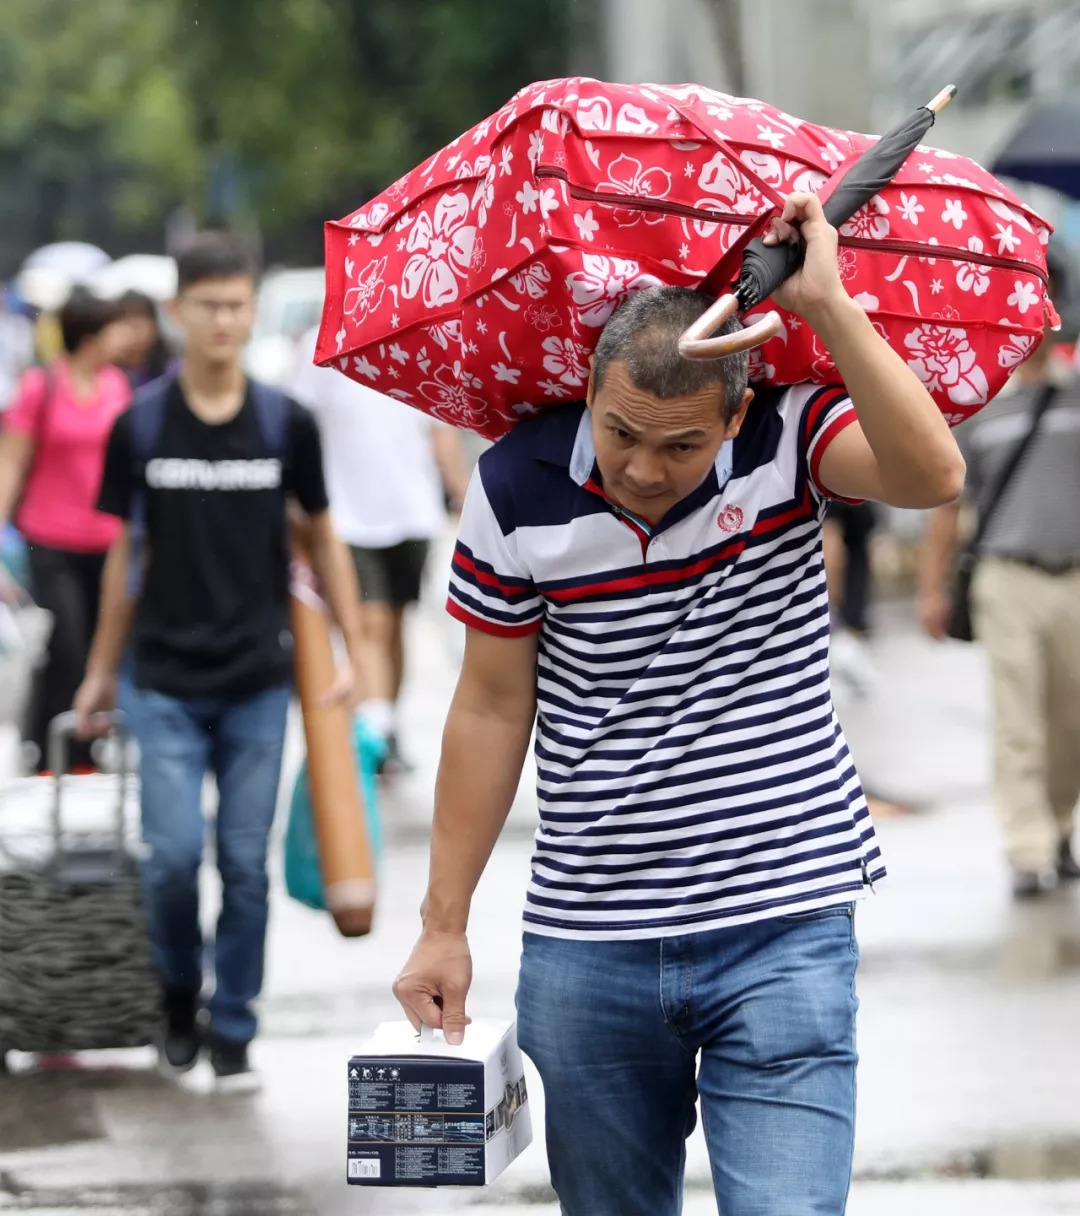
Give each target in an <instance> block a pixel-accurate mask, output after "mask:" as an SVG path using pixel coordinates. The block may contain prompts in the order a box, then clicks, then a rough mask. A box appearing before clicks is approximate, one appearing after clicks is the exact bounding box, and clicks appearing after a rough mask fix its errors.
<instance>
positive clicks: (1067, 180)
mask: <svg viewBox="0 0 1080 1216" xmlns="http://www.w3.org/2000/svg"><path fill="white" fill-rule="evenodd" d="M990 172H991V173H1000V174H1001V175H1002V176H1004V177H1015V178H1016V179H1017V180H1018V181H1022V182H1035V183H1037V184H1038V185H1040V186H1050V187H1051V188H1052V189H1054V190H1060V191H1061V193H1062V194H1069V195H1071V196H1072V197H1073V198H1080V100H1078V99H1076V98H1072V99H1070V100H1068V101H1057V102H1050V103H1048V104H1045V105H1038V106H1035V107H1034V108H1033V109H1032V110H1030V111H1029V112H1028V114H1027V116H1026V117H1025V118H1024V120H1023V121H1022V122H1021V123H1020V125H1019V126H1018V127H1017V128H1016V130H1015V131H1014V132H1013V133H1012V135H1011V136H1010V137H1009V139H1008V142H1007V143H1006V144H1005V146H1004V148H1002V150H1001V151H1000V152H999V153H998V155H997V158H996V160H995V161H994V163H993V165H992V166H991V169H990Z"/></svg>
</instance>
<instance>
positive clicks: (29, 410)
mask: <svg viewBox="0 0 1080 1216" xmlns="http://www.w3.org/2000/svg"><path fill="white" fill-rule="evenodd" d="M48 384H49V373H48V372H46V371H44V370H43V369H42V368H40V367H32V368H30V370H29V371H26V372H23V374H22V376H20V377H19V383H18V387H17V388H16V389H15V395H14V396H13V397H12V399H11V404H10V405H9V406H8V407H7V409H6V410H4V414H3V426H4V430H5V431H12V432H13V433H14V434H16V435H22V436H23V437H24V438H26V439H37V437H38V435H39V434H40V433H41V415H42V413H43V411H44V409H45V398H46V396H47V395H48Z"/></svg>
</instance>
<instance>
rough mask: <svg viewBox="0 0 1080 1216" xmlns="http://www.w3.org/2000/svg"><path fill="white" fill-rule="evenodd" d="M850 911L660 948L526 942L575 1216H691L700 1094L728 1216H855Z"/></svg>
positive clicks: (568, 1215) (569, 1209) (531, 1029)
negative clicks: (687, 1198)
mask: <svg viewBox="0 0 1080 1216" xmlns="http://www.w3.org/2000/svg"><path fill="white" fill-rule="evenodd" d="M857 965H858V946H857V944H856V941H855V931H854V909H853V907H852V906H851V905H850V904H845V905H842V906H838V907H832V908H828V909H826V910H824V911H820V912H812V913H809V914H807V915H803V916H796V917H784V916H780V917H776V918H774V919H771V920H765V921H758V922H755V923H754V924H749V925H738V926H734V927H732V928H730V929H719V930H714V931H712V932H708V933H699V934H689V935H687V936H685V937H668V938H663V939H655V938H654V939H650V940H645V941H584V940H566V939H559V938H550V937H542V936H538V935H536V934H530V933H527V934H526V935H525V947H524V952H523V955H522V966H521V980H520V984H519V988H518V1035H519V1039H520V1042H521V1046H522V1048H523V1049H524V1051H525V1052H526V1053H527V1054H528V1055H529V1056H530V1057H531V1058H532V1060H533V1062H534V1063H535V1064H536V1067H537V1068H538V1070H539V1072H540V1076H541V1079H542V1080H543V1083H544V1099H545V1103H546V1108H547V1124H546V1125H547V1148H548V1161H549V1165H550V1167H551V1177H552V1182H553V1184H554V1186H555V1190H556V1192H557V1194H558V1196H559V1200H560V1202H561V1204H562V1210H563V1212H564V1213H565V1216H678V1213H679V1212H680V1211H681V1210H682V1189H683V1171H684V1165H685V1147H684V1143H685V1138H686V1136H687V1135H688V1134H689V1132H690V1131H691V1130H692V1129H693V1126H694V1119H695V1113H694V1103H695V1099H696V1098H698V1096H699V1095H700V1100H701V1111H702V1118H703V1121H704V1126H705V1134H706V1139H707V1141H708V1146H709V1157H710V1160H711V1163H712V1175H713V1184H714V1186H715V1188H716V1196H717V1200H718V1202H719V1206H720V1211H721V1212H722V1213H723V1216H843V1213H844V1209H845V1206H846V1204H847V1193H848V1187H849V1184H850V1179H851V1159H852V1148H853V1142H854V1130H855V1066H856V1061H857V1056H856V1052H855V1012H856V1009H857V1007H858V1002H857V1000H856V997H855V970H856V967H857Z"/></svg>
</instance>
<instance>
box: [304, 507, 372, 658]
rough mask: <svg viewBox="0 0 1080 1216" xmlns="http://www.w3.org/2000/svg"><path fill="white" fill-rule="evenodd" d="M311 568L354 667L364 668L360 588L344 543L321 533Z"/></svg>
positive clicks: (314, 541) (316, 538)
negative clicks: (320, 585) (362, 666)
mask: <svg viewBox="0 0 1080 1216" xmlns="http://www.w3.org/2000/svg"><path fill="white" fill-rule="evenodd" d="M311 565H312V568H313V569H314V571H315V574H316V576H317V577H318V579H319V582H320V583H321V584H322V589H323V594H324V595H325V596H326V602H327V603H328V604H329V605H330V612H331V614H332V615H333V618H334V622H335V624H336V625H337V627H338V629H340V630H341V635H342V637H343V638H344V639H345V647H346V649H347V650H348V652H349V659H350V660H351V662H352V663H353V664H354V666H356V665H361V660H362V658H363V650H364V640H363V634H362V632H361V628H360V587H359V584H358V582H357V579H356V569H355V567H354V566H353V564H352V560H351V559H350V557H349V552H348V550H347V549H346V547H345V544H344V542H343V541H342V540H340V539H339V538H338V536H337V535H336V534H335V533H333V532H331V531H319V532H317V533H316V534H315V536H314V537H313V538H312V543H311Z"/></svg>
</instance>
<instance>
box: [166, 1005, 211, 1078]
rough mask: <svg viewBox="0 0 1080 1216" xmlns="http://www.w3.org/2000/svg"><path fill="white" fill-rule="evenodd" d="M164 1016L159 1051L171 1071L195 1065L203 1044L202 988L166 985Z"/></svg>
mask: <svg viewBox="0 0 1080 1216" xmlns="http://www.w3.org/2000/svg"><path fill="white" fill-rule="evenodd" d="M162 1012H163V1014H164V1018H165V1026H164V1037H163V1038H162V1042H161V1047H160V1053H161V1061H162V1064H163V1065H164V1066H165V1068H166V1069H167V1070H168V1071H169V1072H173V1073H183V1072H188V1071H190V1070H191V1069H192V1068H194V1067H195V1063H196V1061H197V1060H198V1058H199V1049H200V1048H201V1047H202V1036H201V1035H200V1033H199V990H198V989H197V988H166V989H165V994H164V997H163V999H162Z"/></svg>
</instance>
